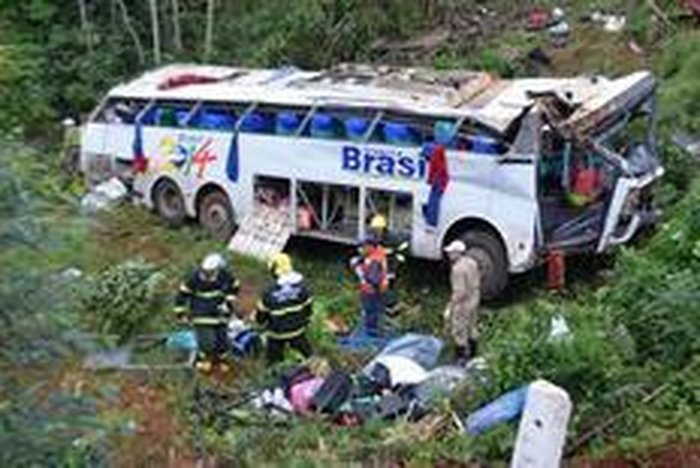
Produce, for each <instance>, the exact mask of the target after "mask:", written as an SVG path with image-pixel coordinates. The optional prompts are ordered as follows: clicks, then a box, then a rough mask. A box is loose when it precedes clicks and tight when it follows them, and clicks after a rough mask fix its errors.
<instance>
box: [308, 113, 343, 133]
mask: <svg viewBox="0 0 700 468" xmlns="http://www.w3.org/2000/svg"><path fill="white" fill-rule="evenodd" d="M310 134H311V136H312V137H314V138H338V137H339V136H340V135H338V128H337V125H336V121H335V119H334V118H333V117H331V116H330V115H328V114H314V116H313V117H311V130H310Z"/></svg>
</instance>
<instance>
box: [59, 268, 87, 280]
mask: <svg viewBox="0 0 700 468" xmlns="http://www.w3.org/2000/svg"><path fill="white" fill-rule="evenodd" d="M83 274H84V273H83V270H81V269H80V268H75V267H68V268H66V269H65V270H63V271H61V273H60V276H61V278H63V279H67V280H77V279H80V278H82V277H83Z"/></svg>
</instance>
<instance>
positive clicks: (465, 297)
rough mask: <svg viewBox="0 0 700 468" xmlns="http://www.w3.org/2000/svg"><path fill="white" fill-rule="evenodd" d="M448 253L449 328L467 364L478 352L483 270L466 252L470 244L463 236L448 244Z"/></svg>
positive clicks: (458, 356)
mask: <svg viewBox="0 0 700 468" xmlns="http://www.w3.org/2000/svg"><path fill="white" fill-rule="evenodd" d="M445 254H447V258H448V260H449V262H450V285H451V288H452V294H451V296H450V302H449V304H448V305H447V308H446V310H445V319H446V328H448V329H449V330H450V334H451V335H452V339H453V340H454V343H455V354H456V357H457V361H458V362H459V363H461V364H464V363H466V361H467V360H468V359H472V358H474V357H475V355H476V348H477V341H476V340H477V322H478V309H479V302H480V299H481V292H480V291H481V290H480V288H481V274H480V272H479V265H478V264H477V262H476V260H474V259H473V258H472V257H470V256H469V255H468V254H467V246H466V245H465V243H464V242H462V241H461V240H455V241H453V242H452V243H450V244H449V245H448V246H447V247H445Z"/></svg>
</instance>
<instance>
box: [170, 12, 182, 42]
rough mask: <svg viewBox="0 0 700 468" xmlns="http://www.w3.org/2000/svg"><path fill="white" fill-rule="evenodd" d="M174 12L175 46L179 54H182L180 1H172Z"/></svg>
mask: <svg viewBox="0 0 700 468" xmlns="http://www.w3.org/2000/svg"><path fill="white" fill-rule="evenodd" d="M170 5H171V8H172V10H173V16H172V20H173V45H174V47H175V50H176V51H177V52H182V31H181V29H180V4H179V2H178V0H171V2H170Z"/></svg>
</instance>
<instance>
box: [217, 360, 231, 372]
mask: <svg viewBox="0 0 700 468" xmlns="http://www.w3.org/2000/svg"><path fill="white" fill-rule="evenodd" d="M218 369H219V372H220V373H221V374H224V375H226V374H228V373H229V372H231V366H229V365H228V364H226V363H225V362H220V363H219V365H218Z"/></svg>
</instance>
